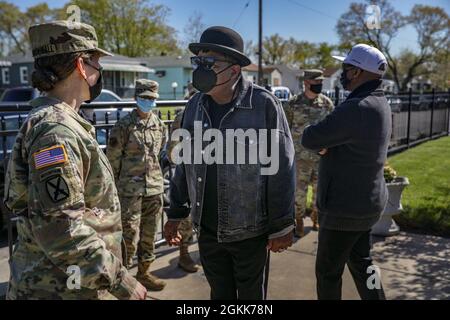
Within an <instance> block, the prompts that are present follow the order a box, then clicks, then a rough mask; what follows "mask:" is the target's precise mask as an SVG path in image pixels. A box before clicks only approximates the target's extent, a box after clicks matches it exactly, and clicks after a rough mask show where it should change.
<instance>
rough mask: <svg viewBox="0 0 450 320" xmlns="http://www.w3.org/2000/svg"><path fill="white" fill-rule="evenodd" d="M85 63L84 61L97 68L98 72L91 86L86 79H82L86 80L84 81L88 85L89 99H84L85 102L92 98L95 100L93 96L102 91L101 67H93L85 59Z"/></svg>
mask: <svg viewBox="0 0 450 320" xmlns="http://www.w3.org/2000/svg"><path fill="white" fill-rule="evenodd" d="M85 63H86V64H87V65H89V66H91V67H92V68H94V69H95V70H97V71H98V72H99V73H100V76H99V77H98V79H97V82H96V83H95V84H94V85H93V86H90V85H89V82H87V80H86V79H84V80H86V83H87V84H88V86H89V100H86V102H87V103H90V102H92V101H93V100H95V98H97V97H98V96H99V95H100V93H102V89H103V76H102V70H103V68H102V67H100V68H96V67H94V66H93V65H92V64H90V63H87V62H86V61H85Z"/></svg>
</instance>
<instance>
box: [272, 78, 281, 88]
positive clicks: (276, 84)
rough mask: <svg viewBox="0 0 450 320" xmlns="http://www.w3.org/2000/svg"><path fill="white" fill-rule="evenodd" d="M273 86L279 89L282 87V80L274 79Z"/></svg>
mask: <svg viewBox="0 0 450 320" xmlns="http://www.w3.org/2000/svg"><path fill="white" fill-rule="evenodd" d="M273 85H274V87H279V86H281V80H280V78H273Z"/></svg>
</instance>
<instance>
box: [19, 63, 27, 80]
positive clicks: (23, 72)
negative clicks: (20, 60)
mask: <svg viewBox="0 0 450 320" xmlns="http://www.w3.org/2000/svg"><path fill="white" fill-rule="evenodd" d="M19 72H20V83H22V84H28V68H27V67H20V69H19Z"/></svg>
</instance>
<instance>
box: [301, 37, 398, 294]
mask: <svg viewBox="0 0 450 320" xmlns="http://www.w3.org/2000/svg"><path fill="white" fill-rule="evenodd" d="M335 58H336V59H338V60H340V61H342V62H343V64H342V69H343V70H342V75H341V78H340V82H341V84H342V86H343V87H344V89H345V90H349V91H351V93H350V95H349V96H348V97H347V99H346V100H345V101H344V102H343V103H341V104H340V105H339V106H338V107H336V108H335V109H334V111H333V112H332V113H331V114H330V115H328V116H327V117H326V118H325V119H324V120H323V121H321V122H319V123H317V124H315V125H311V126H309V127H307V128H305V130H304V132H303V137H302V141H301V143H302V144H303V146H304V147H306V148H308V149H311V150H314V151H317V152H318V153H319V154H321V155H322V157H321V160H320V165H319V181H318V190H317V191H318V195H317V207H318V209H319V225H320V229H319V243H318V249H317V259H316V278H317V296H318V298H319V299H341V289H342V273H343V271H344V267H345V264H347V266H348V267H349V270H350V272H351V274H352V276H353V279H354V281H355V284H356V288H357V289H358V293H359V295H360V297H361V298H362V299H370V300H382V299H385V296H384V291H383V288H382V287H381V281H380V279H379V278H378V276H379V274H375V273H376V270H378V269H377V268H376V267H375V266H373V264H372V259H371V257H370V248H371V243H370V230H371V228H372V226H373V225H374V224H375V223H376V222H377V221H378V220H379V218H380V216H381V213H382V211H383V209H384V207H385V205H386V202H387V196H388V193H387V188H386V183H385V181H384V175H383V166H384V163H385V161H386V157H387V148H388V145H389V140H390V136H391V110H390V106H389V104H388V102H387V100H386V97H385V96H384V93H383V91H382V89H381V84H382V80H381V77H382V76H383V74H384V72H385V71H386V68H387V62H386V58H385V57H384V55H383V54H382V53H381V52H380V51H379V50H378V49H376V48H374V47H371V46H369V45H366V44H358V45H356V46H354V47H353V48H352V50H351V51H350V52H349V54H348V55H347V56H346V57H335Z"/></svg>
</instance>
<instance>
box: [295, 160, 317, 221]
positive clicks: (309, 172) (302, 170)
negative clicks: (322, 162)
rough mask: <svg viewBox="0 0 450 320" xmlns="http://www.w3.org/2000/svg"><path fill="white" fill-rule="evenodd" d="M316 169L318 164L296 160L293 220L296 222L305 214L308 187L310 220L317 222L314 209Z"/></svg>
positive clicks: (315, 209)
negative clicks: (309, 193) (310, 205)
mask: <svg viewBox="0 0 450 320" xmlns="http://www.w3.org/2000/svg"><path fill="white" fill-rule="evenodd" d="M318 167H319V164H318V162H316V161H312V160H304V159H299V160H296V169H297V189H296V191H295V218H296V219H297V220H299V219H301V218H303V217H304V216H305V213H306V205H307V194H308V186H310V185H311V186H312V189H313V198H312V208H313V210H312V213H311V220H312V221H313V222H314V221H315V222H317V208H316V196H317V180H318Z"/></svg>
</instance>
